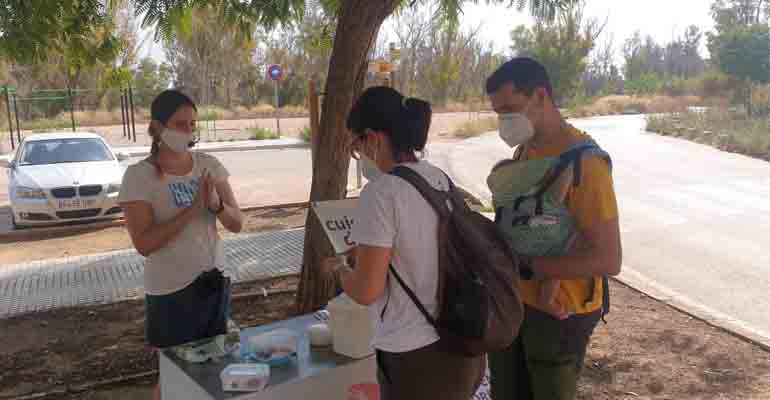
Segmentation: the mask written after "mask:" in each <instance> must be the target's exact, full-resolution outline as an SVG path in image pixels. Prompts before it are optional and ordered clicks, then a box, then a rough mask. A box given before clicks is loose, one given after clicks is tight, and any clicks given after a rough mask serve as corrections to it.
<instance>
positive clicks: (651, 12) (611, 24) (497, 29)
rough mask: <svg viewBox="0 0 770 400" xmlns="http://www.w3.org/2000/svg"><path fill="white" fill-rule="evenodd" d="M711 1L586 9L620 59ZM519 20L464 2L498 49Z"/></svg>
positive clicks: (605, 1)
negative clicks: (631, 42)
mask: <svg viewBox="0 0 770 400" xmlns="http://www.w3.org/2000/svg"><path fill="white" fill-rule="evenodd" d="M480 3H485V2H484V1H481V2H480ZM504 3H505V4H507V3H508V2H507V1H505V2H504ZM710 4H711V0H587V5H586V10H585V13H586V17H587V18H591V17H595V18H598V19H599V20H600V21H602V22H604V21H605V20H606V21H607V26H606V27H605V29H604V31H603V33H602V36H600V37H599V39H598V43H597V44H602V43H604V41H605V40H607V39H608V38H609V37H610V36H614V44H615V48H616V50H617V52H616V58H617V59H618V61H620V57H621V54H622V53H621V49H622V47H623V41H624V40H625V39H627V38H628V37H630V36H632V35H633V34H634V32H635V31H637V30H638V31H640V32H641V33H642V34H643V35H647V34H649V35H650V36H652V37H653V38H654V39H655V40H656V41H657V42H658V43H661V44H662V43H668V42H670V41H671V40H672V39H674V38H676V37H678V36H681V35H682V34H683V33H684V30H685V29H686V28H687V27H688V26H690V25H697V26H699V27H700V28H701V30H703V31H708V30H711V29H713V26H714V22H713V20H712V19H711V16H710V15H709V6H710ZM520 24H525V25H531V24H532V18H530V17H528V15H527V13H526V11H523V12H519V11H517V10H516V9H515V8H507V7H505V6H502V5H486V4H478V5H473V4H470V3H469V4H466V5H465V6H464V15H463V18H462V26H463V28H464V29H473V28H476V27H478V26H481V30H480V35H481V38H482V39H484V41H487V42H493V43H494V45H495V47H496V49H497V50H498V51H507V49H508V47H509V46H510V38H509V33H510V31H511V30H513V28H514V27H516V26H518V25H520ZM388 29H392V25H390V24H388V23H386V25H385V31H387V30H388ZM701 52H702V54H703V55H704V56H707V55H708V53H707V50H706V46H705V38H704V40H703V44H702V48H701ZM140 54H141V55H142V56H147V55H150V56H152V57H153V58H155V59H157V60H163V59H164V56H163V50H162V47H161V45H160V43H154V42H153V41H152V40H151V39H150V40H148V41H147V44H146V46H145V48H144V49H142V51H141V53H140Z"/></svg>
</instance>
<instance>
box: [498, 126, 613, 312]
mask: <svg viewBox="0 0 770 400" xmlns="http://www.w3.org/2000/svg"><path fill="white" fill-rule="evenodd" d="M525 154H526V149H524V148H523V146H522V148H519V149H517V152H516V155H515V156H514V158H513V159H512V160H505V161H502V162H500V163H498V164H497V165H496V166H495V167H494V168H493V169H492V172H491V174H490V176H489V178H488V179H487V184H488V185H489V189H490V191H491V192H492V202H493V205H494V208H495V222H496V223H497V224H498V226H499V227H500V228H501V230H502V231H503V233H504V236H505V237H506V239H508V243H509V245H510V246H511V248H512V249H513V250H514V251H515V252H517V253H518V254H524V255H528V256H532V257H542V256H562V255H566V254H568V253H569V252H571V251H572V250H573V249H574V248H575V247H576V246H577V245H579V243H578V228H577V221H576V220H575V218H574V217H573V216H572V215H571V213H570V212H569V210H568V208H567V206H566V198H567V196H568V194H569V191H570V188H571V187H573V186H576V185H578V184H579V173H580V171H579V169H580V166H579V165H580V161H581V159H582V157H583V156H589V154H590V155H594V156H596V155H598V156H600V157H606V158H607V159H608V160H609V156H607V155H606V153H605V152H603V151H602V150H601V149H599V148H598V146H596V144H595V143H593V142H592V141H591V142H581V143H575V144H574V145H572V146H570V148H568V149H567V151H565V152H564V153H563V154H561V155H560V156H558V157H551V158H544V159H539V160H527V159H525V157H524V155H525ZM558 293H559V281H558V280H555V279H545V280H541V281H539V282H538V292H537V304H535V305H534V306H535V308H537V309H539V310H541V311H543V312H546V313H548V314H550V315H552V316H554V317H555V318H557V319H566V318H568V317H569V316H570V313H569V312H568V310H567V309H566V308H565V307H564V306H563V305H562V304H559V302H558V301H557V296H558Z"/></svg>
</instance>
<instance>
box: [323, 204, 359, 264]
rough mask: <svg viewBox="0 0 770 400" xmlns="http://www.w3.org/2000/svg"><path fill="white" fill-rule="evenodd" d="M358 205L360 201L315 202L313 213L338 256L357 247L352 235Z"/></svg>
mask: <svg viewBox="0 0 770 400" xmlns="http://www.w3.org/2000/svg"><path fill="white" fill-rule="evenodd" d="M357 205H358V199H345V200H331V201H316V202H313V211H314V212H315V215H316V216H317V217H318V219H319V221H321V226H323V229H324V232H326V237H328V238H329V242H331V244H332V247H334V252H335V253H337V254H342V253H345V252H346V251H348V250H350V249H351V248H353V247H354V246H355V245H356V243H355V242H353V240H351V238H350V235H351V230H352V228H353V224H355V218H354V215H355V212H356V207H357Z"/></svg>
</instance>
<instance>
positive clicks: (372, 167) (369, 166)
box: [359, 154, 382, 182]
mask: <svg viewBox="0 0 770 400" xmlns="http://www.w3.org/2000/svg"><path fill="white" fill-rule="evenodd" d="M359 162H360V163H361V173H362V174H363V175H364V178H366V180H367V181H369V182H371V181H373V180H375V179H377V178H379V177H380V176H382V171H380V169H379V168H378V167H377V163H375V162H374V161H372V159H371V158H369V157H367V156H365V155H363V154H362V155H361V160H360V161H359Z"/></svg>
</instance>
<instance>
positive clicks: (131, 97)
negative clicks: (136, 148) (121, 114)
mask: <svg viewBox="0 0 770 400" xmlns="http://www.w3.org/2000/svg"><path fill="white" fill-rule="evenodd" d="M128 103H129V106H130V107H131V130H132V131H133V132H134V143H136V115H134V90H133V89H132V88H131V86H129V87H128Z"/></svg>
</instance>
